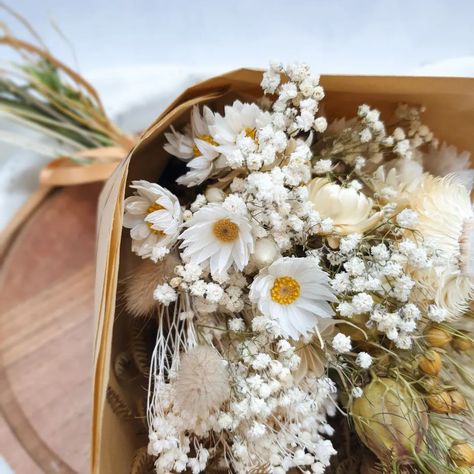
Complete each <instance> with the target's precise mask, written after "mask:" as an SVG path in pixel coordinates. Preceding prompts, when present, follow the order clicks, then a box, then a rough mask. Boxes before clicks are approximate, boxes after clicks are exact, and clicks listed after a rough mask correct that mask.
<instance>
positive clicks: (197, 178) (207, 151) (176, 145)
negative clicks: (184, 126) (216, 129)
mask: <svg viewBox="0 0 474 474" xmlns="http://www.w3.org/2000/svg"><path fill="white" fill-rule="evenodd" d="M213 122H214V113H213V112H212V111H211V109H209V107H204V108H203V114H202V115H201V114H200V113H199V108H198V107H197V106H194V107H193V109H192V112H191V126H190V128H188V130H186V133H184V134H183V133H181V132H178V131H176V130H175V129H174V128H173V127H171V132H168V133H165V137H166V140H167V141H168V142H167V143H166V144H165V145H164V149H165V150H166V151H167V152H168V153H169V154H171V155H173V156H176V157H177V158H180V159H181V160H183V161H186V162H187V166H188V168H189V171H188V172H187V173H186V174H185V175H184V176H180V177H179V178H178V179H177V182H178V183H179V184H183V185H185V186H197V185H198V184H201V183H202V182H204V181H205V180H206V179H207V178H208V177H209V175H210V174H211V173H212V171H213V169H214V166H215V164H216V163H215V162H216V159H217V158H218V157H219V152H218V151H217V149H216V147H217V145H218V143H217V142H216V141H215V140H214V138H213V137H212V136H211V134H210V131H209V126H210V125H211V124H212V123H213Z"/></svg>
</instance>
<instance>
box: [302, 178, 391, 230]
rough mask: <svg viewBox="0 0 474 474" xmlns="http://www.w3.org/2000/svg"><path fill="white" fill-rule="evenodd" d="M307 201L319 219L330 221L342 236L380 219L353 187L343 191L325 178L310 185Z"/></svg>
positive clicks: (365, 227) (317, 179)
mask: <svg viewBox="0 0 474 474" xmlns="http://www.w3.org/2000/svg"><path fill="white" fill-rule="evenodd" d="M308 189H309V200H310V201H311V202H312V203H313V206H314V208H315V209H316V210H317V211H318V212H319V214H320V215H321V217H322V218H330V219H331V220H332V224H333V228H334V230H335V231H336V232H337V233H339V234H342V235H348V234H353V233H362V232H364V231H366V230H368V229H370V228H371V227H373V226H374V225H375V224H376V223H377V222H379V220H380V219H381V217H382V214H381V213H379V212H378V213H375V214H372V208H373V202H372V199H370V198H368V197H367V196H365V195H364V194H362V193H361V192H359V191H357V190H356V189H354V188H353V187H348V188H343V187H342V186H339V185H338V184H336V183H331V182H330V181H329V180H327V179H325V178H315V179H313V180H312V181H311V182H310V183H309V185H308Z"/></svg>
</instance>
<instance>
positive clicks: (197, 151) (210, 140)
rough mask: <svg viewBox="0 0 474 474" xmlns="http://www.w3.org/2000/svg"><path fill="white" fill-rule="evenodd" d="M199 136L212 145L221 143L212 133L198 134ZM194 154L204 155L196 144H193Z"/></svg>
mask: <svg viewBox="0 0 474 474" xmlns="http://www.w3.org/2000/svg"><path fill="white" fill-rule="evenodd" d="M197 138H199V140H202V141H204V142H207V143H209V144H210V145H214V146H216V145H219V143H217V142H216V141H215V140H214V138H212V137H211V136H210V135H198V137H197ZM193 154H194V156H196V157H197V156H201V155H202V153H201V152H200V151H199V148H198V147H197V145H196V144H194V146H193Z"/></svg>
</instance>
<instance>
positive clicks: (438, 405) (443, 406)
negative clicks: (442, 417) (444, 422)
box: [426, 390, 467, 414]
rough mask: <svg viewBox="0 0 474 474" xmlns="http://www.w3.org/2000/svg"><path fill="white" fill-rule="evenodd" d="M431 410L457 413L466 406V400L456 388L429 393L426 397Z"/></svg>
mask: <svg viewBox="0 0 474 474" xmlns="http://www.w3.org/2000/svg"><path fill="white" fill-rule="evenodd" d="M426 403H427V404H428V406H429V408H430V409H431V411H434V412H435V413H442V414H448V413H459V412H461V411H463V410H465V409H466V408H467V405H466V400H465V399H464V397H463V395H462V394H461V393H459V392H458V391H457V390H450V391H444V392H441V393H435V394H433V395H430V396H429V397H428V398H427V399H426Z"/></svg>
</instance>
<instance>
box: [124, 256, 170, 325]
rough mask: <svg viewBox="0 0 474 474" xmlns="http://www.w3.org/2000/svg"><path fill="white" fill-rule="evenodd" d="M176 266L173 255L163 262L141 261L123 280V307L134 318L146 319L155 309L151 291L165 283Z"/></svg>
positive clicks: (155, 303)
mask: <svg viewBox="0 0 474 474" xmlns="http://www.w3.org/2000/svg"><path fill="white" fill-rule="evenodd" d="M177 264H178V259H177V257H176V256H175V255H173V254H170V255H168V256H167V257H166V258H165V259H164V260H162V261H160V262H158V263H153V262H152V261H151V260H143V261H142V262H140V263H139V264H138V265H137V267H136V268H135V269H134V270H133V271H132V272H131V273H130V274H129V275H128V276H127V278H126V280H125V306H126V309H127V311H128V312H129V313H131V314H132V315H133V316H135V317H146V316H149V315H150V313H152V312H153V310H154V309H155V308H156V305H157V302H156V300H154V299H153V291H154V290H155V288H156V287H157V286H158V285H159V284H162V283H164V282H165V281H167V280H168V279H169V278H170V277H171V276H172V275H173V273H174V268H175V266H176V265H177Z"/></svg>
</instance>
